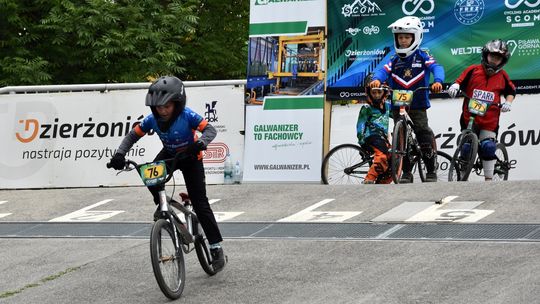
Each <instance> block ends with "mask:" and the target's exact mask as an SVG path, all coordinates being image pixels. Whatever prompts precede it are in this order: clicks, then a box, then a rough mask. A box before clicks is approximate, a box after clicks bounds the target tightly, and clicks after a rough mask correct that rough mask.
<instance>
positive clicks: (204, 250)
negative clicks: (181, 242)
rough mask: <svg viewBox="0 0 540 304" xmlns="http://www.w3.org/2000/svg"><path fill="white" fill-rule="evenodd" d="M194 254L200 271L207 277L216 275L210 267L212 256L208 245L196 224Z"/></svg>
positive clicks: (202, 232)
mask: <svg viewBox="0 0 540 304" xmlns="http://www.w3.org/2000/svg"><path fill="white" fill-rule="evenodd" d="M195 252H197V259H199V263H200V264H201V267H202V269H203V270H204V272H206V273H207V274H208V275H210V276H213V275H215V274H216V273H217V271H215V270H214V266H212V255H211V254H210V244H209V243H208V239H207V238H206V235H205V234H204V230H203V229H202V227H201V225H200V224H197V234H196V236H195Z"/></svg>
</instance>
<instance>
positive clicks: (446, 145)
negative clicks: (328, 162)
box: [330, 95, 540, 181]
mask: <svg viewBox="0 0 540 304" xmlns="http://www.w3.org/2000/svg"><path fill="white" fill-rule="evenodd" d="M361 106H362V104H345V105H334V106H332V126H331V134H330V138H331V141H330V148H333V147H335V146H337V145H339V144H344V143H357V141H358V140H357V138H356V121H357V119H358V112H359V111H360V107H361ZM461 106H462V100H461V99H435V100H433V101H432V107H431V108H430V109H429V111H428V116H429V124H430V126H431V128H432V129H433V132H434V133H435V137H436V141H437V147H438V149H439V150H441V151H444V152H446V153H448V154H449V155H450V156H452V155H453V154H454V151H455V149H456V140H457V138H458V136H459V135H460V130H461V129H460V126H459V117H460V115H461ZM537 110H538V111H537ZM539 111H540V103H539V102H538V100H537V98H536V97H535V96H534V95H520V96H518V97H517V98H516V101H515V103H514V105H513V106H512V111H511V112H507V113H502V114H501V119H500V127H499V135H498V140H499V142H502V143H504V144H505V145H506V148H507V150H508V157H509V159H510V160H511V164H512V165H513V166H514V167H515V168H513V169H511V170H510V173H509V177H508V179H509V180H538V179H540V162H537V161H535V159H536V158H537V157H538V155H540V129H539V128H538V124H537V123H536V119H535V118H534V115H532V114H531V113H538V112H539ZM390 124H391V125H392V122H391V123H390ZM392 127H393V126H391V128H390V130H391V129H392ZM470 180H471V181H481V180H483V177H481V176H480V177H479V176H477V175H476V174H474V173H472V174H471V177H470Z"/></svg>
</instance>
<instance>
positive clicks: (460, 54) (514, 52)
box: [327, 0, 540, 99]
mask: <svg viewBox="0 0 540 304" xmlns="http://www.w3.org/2000/svg"><path fill="white" fill-rule="evenodd" d="M327 7H328V11H327V12H328V38H327V42H328V57H327V63H328V65H327V66H328V71H327V72H328V76H327V96H328V97H329V98H330V99H355V98H356V97H357V96H359V95H361V91H362V88H361V86H362V85H363V83H362V81H363V79H364V77H365V75H367V74H368V73H370V72H372V71H373V70H375V69H377V68H380V67H381V66H383V65H384V64H386V63H387V62H388V61H389V60H390V58H391V56H392V55H393V54H394V45H393V36H392V32H391V30H390V29H388V28H387V27H388V25H390V24H391V23H392V22H393V21H395V20H397V19H399V18H401V17H404V16H408V15H409V16H417V17H419V18H420V19H421V20H422V21H423V24H424V39H423V41H422V45H421V48H423V49H427V50H428V51H429V53H430V54H431V55H433V56H434V58H435V59H436V60H437V62H438V63H439V64H441V65H442V66H443V67H444V68H445V72H446V82H447V83H452V82H453V81H454V80H455V79H456V78H457V77H458V76H459V74H461V72H462V71H463V70H464V69H465V68H466V67H467V66H469V65H471V64H477V63H480V60H481V50H482V46H483V45H484V44H485V43H486V42H487V41H489V40H492V39H497V38H500V39H503V40H506V41H508V45H509V47H510V51H511V58H510V61H509V62H508V64H507V65H506V66H505V70H506V71H507V72H508V74H509V75H510V77H511V79H512V80H513V81H514V82H515V83H516V85H517V86H518V93H533V92H540V60H539V55H540V36H539V35H538V33H539V31H540V25H539V23H540V0H504V1H503V0H499V1H489V2H488V1H487V0H440V1H439V0H438V1H434V0H420V1H419V0H401V1H390V0H363V1H360V0H356V1H355V0H328V1H327Z"/></svg>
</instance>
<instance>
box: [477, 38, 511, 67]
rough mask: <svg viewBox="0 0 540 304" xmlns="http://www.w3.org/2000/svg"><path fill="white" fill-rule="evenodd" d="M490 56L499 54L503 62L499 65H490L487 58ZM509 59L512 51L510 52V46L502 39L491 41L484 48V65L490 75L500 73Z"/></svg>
mask: <svg viewBox="0 0 540 304" xmlns="http://www.w3.org/2000/svg"><path fill="white" fill-rule="evenodd" d="M488 54H498V55H500V56H501V57H502V59H503V60H502V61H501V63H500V64H498V65H494V64H490V63H489V61H488V58H487V57H488ZM509 59H510V51H509V50H508V45H507V44H506V42H504V41H502V40H501V39H495V40H491V41H489V42H488V43H486V45H484V47H483V48H482V65H483V66H484V68H485V69H486V72H487V73H488V74H495V73H497V72H499V71H500V70H501V69H502V68H503V66H504V65H505V64H506V63H507V62H508V60H509Z"/></svg>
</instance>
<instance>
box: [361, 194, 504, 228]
mask: <svg viewBox="0 0 540 304" xmlns="http://www.w3.org/2000/svg"><path fill="white" fill-rule="evenodd" d="M456 198H458V196H454V195H452V196H447V197H445V198H443V199H441V200H440V204H435V203H434V202H404V203H402V204H401V205H399V206H397V207H395V208H393V209H391V210H389V211H388V212H386V213H384V214H381V215H379V216H378V217H376V218H374V219H373V220H372V221H374V222H378V221H382V222H455V223H473V222H477V221H479V220H481V219H482V218H484V217H486V216H488V215H490V214H491V213H493V212H494V210H480V209H474V208H476V207H478V206H479V205H481V204H482V203H483V201H454V199H456Z"/></svg>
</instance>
